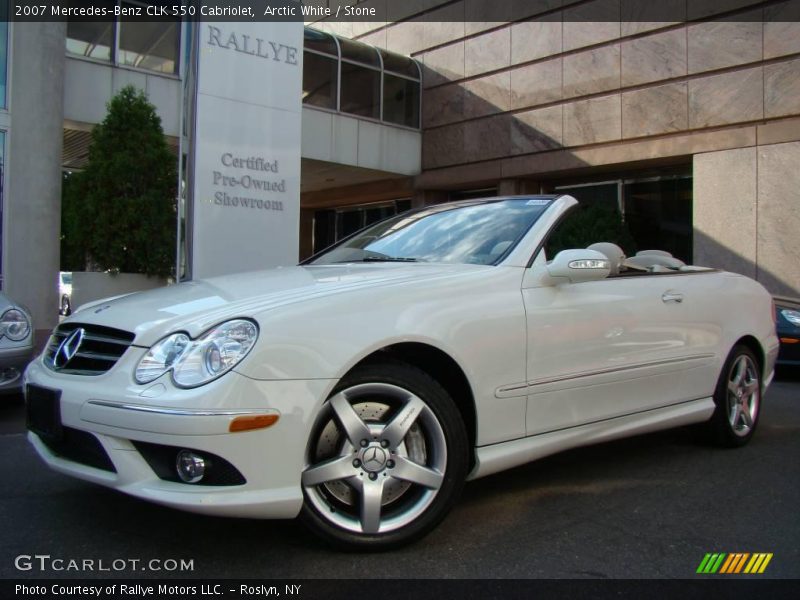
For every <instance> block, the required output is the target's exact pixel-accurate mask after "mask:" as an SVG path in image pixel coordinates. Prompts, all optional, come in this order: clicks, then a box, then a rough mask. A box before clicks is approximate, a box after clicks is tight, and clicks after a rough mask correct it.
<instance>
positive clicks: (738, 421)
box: [727, 354, 761, 437]
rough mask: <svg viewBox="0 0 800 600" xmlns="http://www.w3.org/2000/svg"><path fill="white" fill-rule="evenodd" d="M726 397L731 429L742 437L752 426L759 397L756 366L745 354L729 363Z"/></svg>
mask: <svg viewBox="0 0 800 600" xmlns="http://www.w3.org/2000/svg"><path fill="white" fill-rule="evenodd" d="M727 397H728V423H730V426H731V431H733V433H734V434H736V435H737V436H739V437H744V436H746V435H747V434H749V433H750V430H751V429H752V428H753V423H754V421H755V419H756V417H757V416H758V409H759V402H760V399H761V383H760V381H759V378H758V367H757V366H756V364H755V363H754V362H753V359H752V358H750V357H749V356H748V355H747V354H741V355H740V356H739V357H738V358H737V359H736V360H735V361H734V363H733V365H731V369H730V373H729V374H728V393H727Z"/></svg>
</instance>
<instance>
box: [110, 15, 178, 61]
mask: <svg viewBox="0 0 800 600" xmlns="http://www.w3.org/2000/svg"><path fill="white" fill-rule="evenodd" d="M122 4H123V7H125V6H129V4H128V3H126V2H123V3H122ZM179 32H180V21H178V20H177V19H176V20H174V21H165V22H162V21H152V22H143V21H141V20H136V21H133V20H128V19H123V20H122V21H121V22H120V27H119V59H118V62H119V64H121V65H126V66H130V67H137V68H139V69H146V70H148V71H156V72H158V73H170V74H172V73H177V65H178V56H179V50H178V49H179V48H180V43H179V38H180V33H179Z"/></svg>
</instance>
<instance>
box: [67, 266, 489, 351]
mask: <svg viewBox="0 0 800 600" xmlns="http://www.w3.org/2000/svg"><path fill="white" fill-rule="evenodd" d="M487 268H492V267H485V266H476V265H446V264H436V265H433V264H424V263H415V264H393V263H392V264H388V263H380V264H360V263H354V264H346V265H324V266H323V265H320V266H302V267H283V268H276V269H269V270H265V271H254V272H248V273H240V274H236V275H226V276H222V277H214V278H211V279H205V280H196V281H189V282H185V283H180V284H177V285H171V286H167V287H163V288H158V289H155V290H149V291H146V292H138V293H135V294H129V295H126V296H121V297H117V298H109V299H106V300H102V301H97V302H92V303H90V304H87V305H85V306H84V307H81V308H80V309H79V310H78V311H76V312H75V313H73V315H72V316H71V317H70V318H69V319H67V320H66V321H65V322H74V323H86V324H95V325H102V326H105V327H113V328H116V329H122V330H125V331H130V332H133V333H135V335H136V338H135V340H134V344H135V345H139V346H150V345H152V344H153V343H155V342H156V341H158V339H160V338H161V337H162V336H164V335H167V334H168V333H171V332H173V331H176V330H178V329H180V330H182V331H186V332H187V333H188V334H189V335H190V336H192V337H196V336H197V335H199V334H201V333H203V332H204V331H205V330H206V329H208V328H210V327H212V326H214V325H215V324H217V323H219V322H221V321H224V320H226V319H231V318H236V317H255V316H257V315H258V314H259V313H262V312H264V311H269V310H273V309H277V308H279V307H281V306H283V305H287V304H296V303H298V302H305V301H309V300H314V299H318V298H322V297H325V296H329V295H331V294H340V293H356V292H358V291H360V290H364V289H369V288H374V287H376V286H386V285H403V284H423V283H430V281H431V280H433V279H440V278H445V277H457V276H459V275H461V274H466V273H474V272H475V270H476V269H487Z"/></svg>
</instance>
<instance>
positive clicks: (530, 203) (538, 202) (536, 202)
mask: <svg viewBox="0 0 800 600" xmlns="http://www.w3.org/2000/svg"><path fill="white" fill-rule="evenodd" d="M549 202H550V200H547V199H545V198H534V199H533V200H528V201H527V202H526V203H525V206H544V205H545V204H548V203H549Z"/></svg>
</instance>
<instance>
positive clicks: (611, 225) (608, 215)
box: [545, 204, 636, 259]
mask: <svg viewBox="0 0 800 600" xmlns="http://www.w3.org/2000/svg"><path fill="white" fill-rule="evenodd" d="M595 242H611V243H614V244H617V245H618V246H619V247H621V248H622V249H623V250H624V251H625V254H626V255H628V256H633V255H634V254H635V253H636V242H635V241H634V239H633V236H632V235H631V232H630V230H629V229H628V226H627V225H626V224H625V223H624V222H623V221H622V217H621V216H620V214H619V211H617V210H615V209H613V208H608V207H605V206H602V205H600V204H581V205H580V206H579V207H578V209H577V210H575V211H573V212H572V213H570V215H569V216H568V217H567V219H566V220H565V221H564V222H563V223H562V224H561V225H559V226H558V228H557V229H556V230H555V231H554V232H553V235H552V236H551V237H550V239H549V240H548V241H547V247H546V249H545V252H546V253H547V258H548V259H551V258H553V257H554V256H555V255H556V254H558V253H559V252H561V251H562V250H568V249H571V248H586V247H587V246H588V245H590V244H594V243H595Z"/></svg>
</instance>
